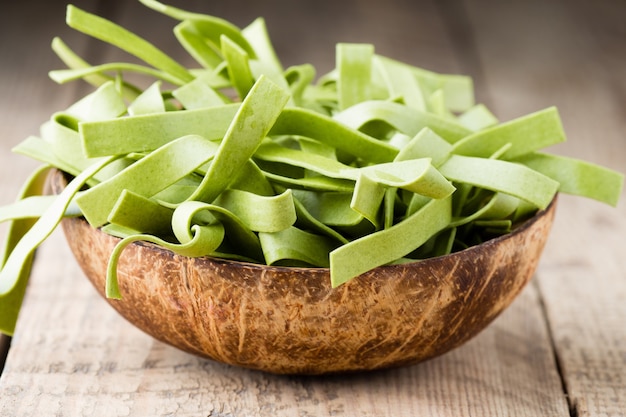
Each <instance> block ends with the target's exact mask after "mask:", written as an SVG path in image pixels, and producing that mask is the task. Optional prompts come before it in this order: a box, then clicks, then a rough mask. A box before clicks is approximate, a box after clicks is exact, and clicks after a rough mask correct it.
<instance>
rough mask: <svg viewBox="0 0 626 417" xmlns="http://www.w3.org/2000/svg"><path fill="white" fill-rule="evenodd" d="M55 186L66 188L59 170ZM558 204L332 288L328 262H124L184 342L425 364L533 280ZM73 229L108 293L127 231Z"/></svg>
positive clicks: (306, 367) (73, 238)
mask: <svg viewBox="0 0 626 417" xmlns="http://www.w3.org/2000/svg"><path fill="white" fill-rule="evenodd" d="M52 182H53V188H54V189H56V191H57V192H58V191H59V190H60V189H61V188H62V187H63V186H64V183H63V176H62V175H61V174H60V173H58V172H57V173H56V175H55V177H54V179H53V181H52ZM555 207H556V202H555V201H554V202H552V204H551V205H550V207H549V208H548V209H547V210H544V211H541V212H539V213H538V214H537V215H536V216H534V217H533V218H532V219H530V220H528V221H526V222H525V223H524V224H522V225H520V226H519V227H518V228H517V229H516V230H515V231H513V232H512V233H510V234H508V235H505V236H502V237H499V238H496V239H493V240H490V241H488V242H486V243H483V244H481V245H478V246H474V247H471V248H469V249H466V250H464V251H461V252H457V253H453V254H450V255H447V256H442V257H438V258H432V259H426V260H423V261H419V262H414V263H409V264H404V265H394V266H383V267H379V268H376V269H374V270H371V271H370V272H367V273H365V274H363V275H362V276H360V277H358V278H356V279H354V280H352V281H350V282H348V283H347V284H344V285H342V286H340V287H339V288H335V289H333V288H331V286H330V279H329V271H328V269H322V268H288V267H271V266H264V265H257V264H251V263H243V262H235V261H228V260H222V259H216V258H211V257H202V258H186V257H182V256H177V255H175V254H173V253H172V252H170V251H167V250H164V249H162V248H159V247H157V246H155V245H152V244H147V243H135V244H132V245H130V246H129V247H128V248H127V249H126V250H125V251H124V253H123V255H122V257H121V259H120V263H119V268H118V270H119V285H120V290H121V293H122V297H123V298H122V299H121V300H110V299H108V300H107V301H108V302H109V303H110V304H111V306H113V308H115V309H116V310H117V311H118V312H119V313H120V314H121V315H122V316H124V317H125V318H126V319H127V320H128V321H130V322H131V323H132V324H134V325H135V326H137V327H138V328H140V329H142V330H143V331H145V332H146V333H148V334H150V335H152V336H153V337H155V338H156V339H159V340H161V341H163V342H166V343H169V344H171V345H173V346H175V347H177V348H180V349H182V350H184V351H187V352H191V353H193V354H197V355H200V356H204V357H207V358H211V359H213V360H216V361H219V362H223V363H227V364H232V365H236V366H241V367H247V368H253V369H258V370H263V371H267V372H271V373H278V374H325V373H336V372H347V371H363V370H373V369H380V368H388V367H396V366H402V365H409V364H415V363H417V362H420V361H423V360H426V359H429V358H432V357H435V356H438V355H441V354H443V353H445V352H447V351H449V350H451V349H453V348H455V347H457V346H459V345H461V344H462V343H464V342H466V341H467V340H469V339H470V338H472V337H473V336H475V335H476V334H477V333H478V332H480V331H481V330H482V329H483V328H485V326H487V325H488V324H489V323H490V322H491V321H492V320H493V319H494V318H495V317H496V316H498V314H500V312H502V311H503V310H504V309H505V308H506V307H507V306H508V305H509V304H510V303H511V302H512V301H513V299H514V298H515V297H516V296H517V295H518V294H519V293H520V291H521V290H522V288H523V287H524V285H525V284H526V283H527V282H528V281H529V280H530V279H531V277H532V275H533V273H534V271H535V269H536V267H537V263H538V261H539V257H540V254H541V252H542V250H543V247H544V245H545V242H546V239H547V237H548V234H549V229H550V227H551V224H552V221H553V217H554V212H555ZM62 226H63V229H64V232H65V235H66V237H67V241H68V243H69V246H70V248H71V250H72V251H73V253H74V255H75V257H76V260H77V261H78V263H79V264H80V266H81V268H82V270H83V271H84V273H85V275H86V276H87V277H88V278H89V280H90V281H91V282H92V283H93V285H94V286H95V288H96V289H97V290H98V291H99V292H100V294H102V295H103V296H104V288H105V276H106V269H107V263H108V259H109V254H110V253H111V251H112V250H113V248H114V246H115V245H116V244H117V242H118V241H119V239H117V238H115V237H112V236H110V235H107V234H105V233H103V232H102V231H100V230H97V229H94V228H92V227H91V226H90V225H89V224H88V223H87V222H86V221H85V220H84V219H82V218H68V219H64V220H63V222H62Z"/></svg>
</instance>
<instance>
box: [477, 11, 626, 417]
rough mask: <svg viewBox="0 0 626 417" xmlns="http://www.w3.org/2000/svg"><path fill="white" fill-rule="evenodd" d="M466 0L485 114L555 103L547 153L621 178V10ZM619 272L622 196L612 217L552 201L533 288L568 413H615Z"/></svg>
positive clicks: (625, 49) (622, 283)
mask: <svg viewBox="0 0 626 417" xmlns="http://www.w3.org/2000/svg"><path fill="white" fill-rule="evenodd" d="M466 3H467V8H468V11H469V15H470V20H471V22H472V25H473V27H474V28H475V36H476V38H475V39H476V44H477V45H478V50H479V53H480V61H481V62H482V64H483V70H484V76H485V81H486V83H487V86H488V88H489V89H490V96H491V97H493V98H494V102H493V104H494V109H495V111H496V112H497V113H498V114H501V115H503V116H506V117H514V116H518V115H519V114H522V113H525V112H529V111H532V110H536V109H540V108H544V107H547V106H550V105H556V106H557V107H558V108H559V109H560V112H561V115H562V118H563V124H564V128H565V131H566V133H567V136H568V141H567V142H566V143H565V144H562V145H559V146H558V147H557V149H555V151H557V152H559V153H561V154H565V155H569V156H573V157H578V158H584V159H586V160H589V161H592V162H596V163H601V164H603V165H606V166H609V167H611V168H613V169H618V170H621V171H622V172H624V170H625V169H626V138H625V136H624V132H625V131H626V116H625V114H626V113H624V103H625V102H626V101H625V100H626V78H625V77H624V74H626V46H625V45H626V31H625V30H624V25H623V22H624V17H626V4H625V3H623V2H611V1H598V2H593V3H591V2H584V1H552V2H544V1H539V0H536V1H527V2H524V3H523V5H522V4H521V3H511V2H499V1H479V2H475V1H467V2H466ZM478 3H479V4H480V5H481V6H482V8H481V9H480V12H478V8H477V7H476V5H477V4H478ZM624 271H626V205H625V203H624V196H622V201H621V203H620V205H619V207H618V208H617V209H613V208H611V207H607V206H604V205H602V204H599V203H596V202H592V201H587V200H583V199H578V198H571V197H568V196H563V197H562V198H561V201H560V207H559V209H558V213H557V219H556V223H555V225H554V229H553V233H552V237H551V240H550V241H549V243H548V246H547V248H546V251H545V253H544V262H543V264H542V267H541V268H540V270H539V273H538V279H537V283H538V287H539V290H540V293H541V297H542V299H543V302H544V304H545V307H546V314H547V319H548V322H549V325H550V329H551V333H552V337H553V339H554V343H555V349H556V355H557V357H558V360H559V362H560V364H561V369H562V373H563V378H564V383H565V388H566V390H567V392H568V396H569V397H568V398H569V400H570V407H571V408H572V413H573V414H574V415H576V416H623V415H626V331H625V329H626V326H625V321H626V279H624Z"/></svg>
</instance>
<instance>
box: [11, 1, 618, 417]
mask: <svg viewBox="0 0 626 417" xmlns="http://www.w3.org/2000/svg"><path fill="white" fill-rule="evenodd" d="M5 3H7V4H4V3H3V6H2V9H1V11H0V110H1V111H0V126H1V127H2V138H1V141H0V146H1V149H0V158H1V161H2V162H1V164H0V204H6V203H9V202H10V201H12V199H13V196H14V195H15V194H16V193H17V190H18V188H19V185H20V183H21V181H22V180H23V179H24V178H25V177H26V176H27V174H28V172H30V170H32V169H33V168H34V167H35V166H36V164H35V163H34V162H32V161H30V160H27V159H25V158H23V157H20V156H17V155H13V154H11V153H10V148H11V147H12V146H14V145H16V144H17V143H18V142H19V141H21V140H22V139H23V138H25V137H26V136H28V135H30V134H37V131H38V126H39V125H40V123H41V122H43V121H44V120H46V119H47V118H48V117H49V115H50V114H51V113H52V112H53V111H56V110H60V109H63V108H64V107H66V106H67V105H68V104H70V103H71V102H73V101H74V100H75V99H76V98H78V97H79V96H80V95H81V94H84V93H85V92H86V91H87V89H86V86H85V85H83V84H81V83H74V84H69V85H66V86H57V85H55V84H54V83H52V82H51V81H50V80H48V78H47V77H46V72H47V71H48V70H49V69H54V68H61V67H62V65H61V63H60V62H59V61H57V60H56V58H55V57H54V55H53V54H52V52H50V48H49V42H50V40H51V38H52V37H53V36H54V35H61V36H62V37H63V38H64V39H65V40H66V41H67V42H68V43H70V44H71V46H72V47H73V48H74V49H75V50H77V51H79V52H81V53H83V54H84V56H85V57H86V58H87V60H88V61H91V62H98V61H100V60H102V59H114V58H115V57H120V58H121V57H123V56H122V55H119V54H118V53H116V52H115V51H112V50H111V49H109V48H104V47H102V45H101V44H100V43H98V42H96V41H92V40H89V39H87V38H86V37H84V36H80V35H78V36H77V35H76V34H74V33H72V31H71V30H69V29H67V28H66V27H65V26H64V14H65V10H64V5H63V3H62V2H59V1H47V2H36V1H34V0H20V1H13V2H5ZM177 3H178V4H181V5H182V4H184V5H185V7H186V8H189V9H192V10H198V11H203V12H206V13H211V14H215V15H218V16H222V17H225V18H227V19H229V20H232V21H233V22H235V23H237V24H239V25H245V24H247V23H249V22H250V21H251V20H252V19H253V18H254V17H256V16H260V15H263V16H265V17H266V19H267V21H268V23H269V27H270V31H271V35H272V38H273V39H274V41H275V44H276V47H277V49H278V52H279V54H280V55H281V56H282V57H283V60H284V63H285V64H287V65H291V64H296V63H302V62H313V63H315V64H316V65H317V66H318V68H319V69H320V72H325V71H327V70H328V69H330V68H331V66H332V65H333V60H334V44H335V43H336V42H339V41H351V42H371V43H374V44H375V45H376V47H377V52H379V53H381V54H384V55H388V56H392V57H395V58H398V59H401V60H405V61H407V62H410V63H413V64H415V65H419V66H422V67H425V68H429V69H432V70H436V71H440V72H452V73H464V74H468V75H471V76H473V77H474V79H475V83H476V88H477V96H478V99H479V101H482V102H484V103H486V104H487V105H488V106H489V107H490V108H491V109H492V110H493V111H494V113H495V114H496V115H498V117H499V118H500V119H501V120H508V119H511V118H513V117H516V116H520V115H522V114H525V113H529V112H531V111H534V110H539V109H542V108H545V107H548V106H551V105H556V106H558V108H559V109H560V112H561V115H562V118H563V123H564V127H565V130H566V132H567V134H568V142H566V143H565V144H563V145H559V146H558V147H556V148H555V149H554V151H555V152H558V153H560V154H563V155H568V156H574V157H579V158H584V159H586V160H589V161H593V162H596V163H600V164H604V165H606V166H608V167H610V168H613V169H618V170H622V171H623V170H625V169H626V134H625V132H626V29H625V28H626V26H624V20H625V18H626V3H625V2H619V1H615V0H599V1H595V2H587V1H584V0H573V1H572V0H556V1H551V2H546V1H542V0H528V1H521V0H520V1H506V2H503V1H497V0H485V1H479V0H445V1H440V2H436V1H434V0H432V1H412V2H409V1H400V0H386V1H384V2H383V1H374V0H371V1H354V0H345V1H324V0H317V1H301V2H295V1H289V0H268V1H263V2H254V1H248V2H246V1H245V0H229V1H228V2H201V1H200V0H198V1H195V2H192V1H185V2H183V1H178V2H177ZM204 3H206V4H204ZM79 6H81V7H83V8H85V9H87V10H90V11H92V12H98V13H100V14H103V15H105V16H108V17H110V18H112V19H114V20H116V21H117V22H119V23H121V24H123V25H125V26H127V27H129V28H131V29H133V30H136V31H137V32H138V33H141V34H142V35H144V36H145V37H147V38H149V39H151V40H153V41H155V42H158V43H159V45H162V47H163V48H164V49H167V50H173V51H174V52H173V53H172V55H174V56H176V57H178V58H180V59H182V60H183V61H185V60H187V59H188V58H186V57H185V55H184V53H183V52H182V51H181V50H180V49H179V48H176V46H175V40H174V37H173V36H172V35H171V32H170V28H171V27H172V22H171V21H170V20H168V19H167V18H164V17H162V16H160V15H157V14H156V13H153V12H147V11H145V10H144V9H143V7H142V6H141V5H139V4H138V3H136V2H131V1H121V0H120V1H112V0H101V1H96V0H92V1H84V2H81V3H80V4H79ZM139 13H144V14H139ZM177 54H178V55H177ZM625 211H626V204H625V202H624V199H622V201H621V203H620V205H619V206H618V208H616V209H615V208H611V207H608V206H605V205H603V204H600V203H596V202H593V201H587V200H583V199H580V198H572V197H569V196H562V197H561V199H560V203H559V208H558V213H557V220H556V224H555V226H554V228H553V231H552V234H551V238H550V241H549V243H548V246H547V248H546V250H545V253H544V256H543V258H542V262H541V264H540V267H539V270H538V272H537V274H536V276H535V278H534V279H533V281H532V283H531V284H530V285H528V286H527V287H526V289H525V290H524V292H523V293H522V294H521V295H520V296H519V298H518V299H517V300H516V301H515V302H514V304H513V305H512V306H511V307H510V308H509V309H508V310H507V311H505V313H504V314H502V315H501V316H500V317H499V318H498V319H497V320H496V321H495V322H494V323H493V324H492V325H491V326H490V327H489V328H488V329H486V330H485V331H484V332H483V333H481V334H480V335H479V336H478V337H476V338H475V339H473V340H472V341H470V342H469V343H467V344H466V345H464V346H462V347H460V348H458V349H456V350H454V351H452V352H450V353H449V354H446V355H444V356H442V357H440V358H437V359H434V360H431V361H428V362H426V363H423V364H419V365H416V366H412V367H406V368H402V369H394V370H388V371H381V372H374V373H368V374H357V375H349V376H332V377H315V378H314V377H285V376H273V375H267V374H263V373H259V372H253V371H247V370H243V369H236V368H232V367H229V366H225V365H221V364H218V363H214V362H212V361H208V360H203V359H199V358H197V357H194V356H190V355H188V354H185V353H182V352H179V351H177V350H175V349H173V348H171V347H169V346H167V345H164V344H162V343H160V342H157V341H155V340H153V339H152V338H150V337H149V336H147V335H145V334H143V333H142V332H140V331H139V330H137V329H135V328H134V327H132V326H131V325H130V324H128V323H127V322H126V321H124V320H123V319H122V318H121V317H120V316H118V315H117V313H115V312H114V311H113V310H112V309H111V308H110V307H109V306H108V305H107V304H106V302H105V301H104V300H102V299H101V298H100V297H99V296H98V295H97V294H96V292H95V290H94V289H93V288H92V287H91V286H90V284H89V283H88V282H87V280H86V279H85V278H84V277H83V276H82V273H81V272H80V270H79V269H78V267H77V265H76V264H75V263H74V261H73V259H72V257H71V255H70V253H69V250H68V249H67V247H66V245H65V243H64V242H63V236H62V235H61V234H60V232H55V234H54V235H53V236H52V237H51V238H50V239H49V240H48V241H47V242H46V243H45V244H44V245H43V246H42V247H41V249H40V250H39V252H38V255H37V260H36V264H35V268H34V271H33V275H32V279H31V283H30V287H29V289H28V292H27V297H26V300H25V304H24V307H23V313H22V314H21V316H20V319H19V323H18V327H17V330H16V335H15V337H14V338H13V339H12V341H10V349H8V356H7V358H6V364H5V366H4V372H3V373H2V376H1V377H0V415H2V416H204V417H206V416H256V415H261V416H331V415H332V416H377V417H378V416H394V417H397V416H417V415H419V416H451V417H458V416H577V417H580V416H624V415H626V279H625V277H624V275H625V271H626V216H625V214H626V213H625ZM0 344H1V345H2V348H1V349H0V351H6V350H7V346H8V344H9V340H8V339H7V338H4V339H2V342H1V343H0Z"/></svg>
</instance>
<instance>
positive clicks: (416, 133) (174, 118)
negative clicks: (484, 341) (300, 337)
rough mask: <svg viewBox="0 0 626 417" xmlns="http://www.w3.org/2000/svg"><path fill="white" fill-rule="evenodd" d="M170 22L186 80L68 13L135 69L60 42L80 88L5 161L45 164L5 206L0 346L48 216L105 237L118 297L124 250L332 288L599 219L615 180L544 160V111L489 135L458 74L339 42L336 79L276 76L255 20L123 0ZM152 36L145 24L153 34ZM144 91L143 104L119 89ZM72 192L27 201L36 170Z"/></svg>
mask: <svg viewBox="0 0 626 417" xmlns="http://www.w3.org/2000/svg"><path fill="white" fill-rule="evenodd" d="M140 1H141V3H143V4H144V5H145V6H147V7H148V8H149V9H151V10H152V11H156V12H159V13H162V14H164V15H166V16H169V17H171V18H172V19H174V27H173V33H174V35H175V36H176V39H177V40H178V41H179V43H180V44H181V46H182V47H183V48H184V49H185V50H186V51H187V52H188V53H189V54H190V55H191V57H192V58H193V59H194V60H195V61H197V63H198V64H200V68H196V69H189V68H185V67H184V66H182V65H181V64H180V63H178V62H176V61H174V60H173V59H172V58H170V57H169V56H168V55H167V54H166V53H165V52H163V51H161V50H160V49H159V48H158V47H157V46H155V45H152V44H151V43H149V42H148V41H146V40H145V39H143V38H141V37H139V36H137V35H135V34H133V33H131V32H129V31H128V30H126V29H124V28H122V27H120V26H119V25H117V24H115V23H113V22H111V21H108V20H106V19H103V18H101V17H98V16H95V15H92V14H90V13H88V12H86V11H83V10H81V9H79V8H77V7H75V6H69V7H68V9H67V23H68V25H69V26H70V27H72V28H74V29H76V30H78V31H80V32H82V33H84V34H85V35H88V36H92V37H94V38H96V39H99V40H102V41H105V42H108V43H110V44H112V45H114V46H116V47H118V48H120V49H122V50H124V51H126V52H128V53H129V54H131V55H133V56H134V57H136V58H138V59H139V60H140V61H142V62H141V63H127V62H115V63H105V64H101V65H91V64H89V63H88V62H86V61H84V60H83V59H82V58H81V57H80V56H78V55H77V54H76V53H74V52H73V51H72V50H71V49H70V48H69V47H68V46H67V45H65V44H64V43H63V41H61V40H60V39H59V38H55V39H54V40H53V42H52V48H53V50H54V51H55V52H56V53H57V55H58V56H59V57H60V58H61V60H62V61H63V62H64V63H65V64H66V65H67V67H68V68H67V69H60V70H55V71H51V72H50V74H49V75H50V77H51V78H52V79H53V80H54V81H56V82H58V83H68V82H71V81H74V80H78V79H82V80H84V81H85V82H87V83H89V84H91V85H92V86H94V91H93V92H91V93H89V94H88V95H86V96H85V97H83V98H82V99H80V100H78V101H77V102H76V103H75V104H74V105H72V106H70V107H69V108H67V109H64V110H62V111H57V112H55V113H53V114H52V116H51V118H50V120H49V121H47V122H45V123H44V124H43V125H42V128H41V134H40V135H39V136H30V137H28V138H27V139H26V140H24V141H23V142H22V143H21V144H19V145H18V146H17V147H16V148H15V149H14V151H15V152H17V153H20V154H22V155H26V156H28V157H31V158H34V159H36V160H38V161H40V162H41V163H42V164H43V167H42V168H41V169H39V170H37V171H36V172H35V173H34V174H33V175H32V177H31V178H30V179H29V180H28V181H27V183H26V185H25V187H24V189H23V191H22V193H21V194H20V196H19V199H18V201H16V202H15V203H14V204H12V205H8V206H6V207H3V208H0V221H6V222H9V223H10V227H9V234H8V237H7V242H6V244H5V252H4V256H3V258H2V269H1V271H0V331H2V332H4V333H7V334H11V333H12V332H13V330H14V326H15V321H16V319H17V315H18V313H19V309H20V306H21V303H22V297H23V295H24V290H25V288H26V282H27V280H28V276H29V273H30V266H31V263H32V259H33V252H34V250H35V249H36V248H37V247H38V245H39V244H41V242H42V241H43V240H45V239H46V237H47V236H48V235H49V234H50V233H51V232H52V230H54V228H56V227H57V226H58V224H59V222H60V221H61V219H62V218H63V217H69V216H83V217H84V218H85V219H86V220H87V221H88V222H89V223H90V224H91V226H93V227H101V228H102V230H103V231H104V232H106V233H109V234H111V235H114V236H117V237H119V238H121V240H120V242H119V243H118V245H117V246H116V248H115V250H114V251H113V253H112V254H111V257H110V260H109V264H108V270H107V283H106V294H107V296H108V297H111V298H119V297H121V294H120V292H119V288H118V283H117V265H118V262H119V260H120V258H121V257H122V256H123V252H124V248H126V247H127V246H128V245H129V244H132V243H133V242H137V241H146V242H152V243H155V244H157V245H159V246H162V247H163V248H165V249H168V250H171V251H173V252H175V253H177V254H179V255H181V256H190V257H198V256H214V257H221V258H227V259H233V260H239V261H245V262H254V263H259V264H267V265H278V266H285V267H290V266H292V267H296V266H297V267H310V268H329V269H330V277H331V278H330V280H331V282H330V283H331V285H332V286H333V287H337V286H340V285H343V284H345V283H346V282H348V281H350V280H352V279H355V278H357V277H358V276H359V275H361V274H363V273H367V272H368V271H370V270H371V269H373V268H376V267H378V266H381V265H386V264H392V263H399V262H413V261H419V260H420V259H424V258H429V257H434V256H440V255H445V254H448V253H450V252H453V251H458V250H462V249H464V248H467V247H469V246H471V245H473V244H477V243H480V242H482V241H484V240H485V239H489V238H492V237H494V236H497V235H501V234H505V233H508V232H510V231H511V230H514V229H515V227H517V225H519V224H521V223H522V222H523V221H524V220H526V219H528V218H529V217H530V216H532V215H534V214H535V213H536V212H537V210H541V209H545V208H546V207H547V206H548V205H549V204H550V202H551V201H552V200H553V199H554V197H555V195H556V194H557V193H558V192H563V193H570V194H575V195H580V196H583V197H588V198H592V199H596V200H598V201H601V202H604V203H607V204H610V205H616V204H617V201H618V198H619V195H620V193H621V190H622V187H623V175H622V174H621V173H618V172H615V171H612V170H609V169H607V168H604V167H600V166H598V165H594V164H591V163H587V162H584V161H580V160H577V159H572V158H564V157H558V156H555V155H550V154H547V153H544V152H542V149H543V148H545V147H548V146H550V145H553V144H556V143H559V142H562V141H564V140H565V133H564V130H563V126H562V124H561V121H560V118H559V114H558V111H557V110H556V109H555V108H548V109H544V110H540V111H537V112H535V113H532V114H529V115H526V116H522V117H520V118H517V119H514V120H510V121H506V122H503V123H500V122H499V121H498V120H497V119H496V117H495V116H494V115H493V114H492V113H491V112H490V111H489V109H487V108H486V107H485V106H484V105H483V104H480V103H476V102H475V101H474V90H473V83H472V80H471V79H470V78H469V77H466V76H463V75H455V74H438V73H435V72H433V71H429V70H426V69H423V68H417V67H414V66H411V65H408V64H405V63H402V62H399V61H396V60H394V59H391V58H388V57H384V56H381V55H378V54H376V52H375V49H374V46H373V45H370V44H356V43H339V44H337V48H336V68H335V69H334V70H332V71H330V72H329V73H328V74H321V75H320V76H319V77H317V72H316V69H315V67H314V66H313V65H311V64H303V65H298V66H293V67H290V68H284V67H283V65H282V63H281V62H280V60H279V58H278V56H277V55H276V53H275V50H274V48H273V45H272V43H271V41H270V37H269V35H268V32H267V28H266V26H265V21H264V20H263V19H262V18H259V19H256V20H255V21H253V22H252V23H251V24H250V25H249V26H248V27H245V28H238V27H236V26H235V25H233V24H232V23H230V22H227V21H225V20H223V19H220V18H218V17H214V16H208V15H204V14H201V13H193V12H188V11H185V10H182V9H179V8H174V7H171V6H168V5H165V4H162V3H159V2H158V1H155V0H140ZM159 30H161V28H159ZM131 73H132V74H133V77H132V78H136V76H137V75H140V76H143V77H145V78H146V79H147V80H148V81H149V83H148V85H149V87H147V88H143V89H142V88H139V87H137V86H135V85H133V84H132V83H131V82H130V81H129V79H130V78H131V77H127V75H128V74H131ZM53 167H54V168H57V169H59V170H61V171H63V172H65V173H66V174H67V175H68V178H69V177H71V179H70V181H69V184H68V185H67V187H66V188H65V190H64V191H63V192H62V193H61V194H60V195H58V196H43V181H44V180H45V176H46V174H47V172H48V171H49V170H50V168H53Z"/></svg>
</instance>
